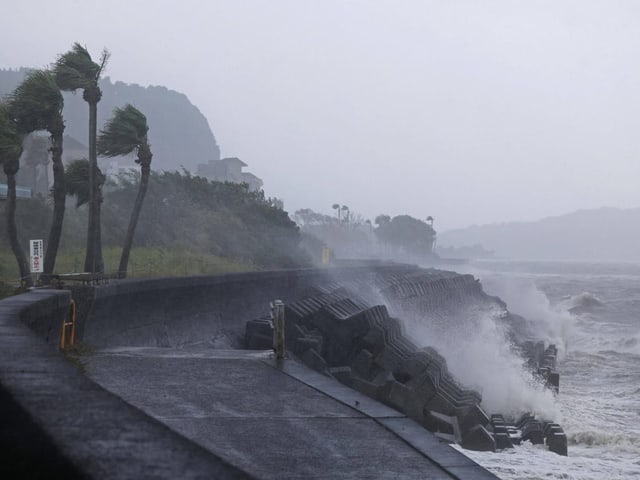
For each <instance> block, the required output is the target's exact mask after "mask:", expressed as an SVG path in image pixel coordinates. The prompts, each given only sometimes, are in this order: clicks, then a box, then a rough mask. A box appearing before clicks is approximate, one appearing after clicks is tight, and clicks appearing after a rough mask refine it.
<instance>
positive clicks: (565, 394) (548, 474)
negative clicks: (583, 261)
mask: <svg viewBox="0 0 640 480" xmlns="http://www.w3.org/2000/svg"><path fill="white" fill-rule="evenodd" d="M547 267H548V266H545V268H547ZM551 267H553V271H551V272H550V273H549V274H544V272H543V273H542V274H541V270H542V268H541V267H540V266H535V268H534V270H532V271H535V273H531V274H526V272H525V273H523V272H522V267H521V266H516V267H514V269H513V270H515V271H519V272H520V273H519V274H496V273H490V272H478V271H476V272H473V273H474V274H475V275H476V276H477V277H479V278H481V280H482V283H483V287H484V289H485V291H487V292H488V293H490V294H492V295H498V296H500V297H501V298H502V299H503V300H505V301H506V303H507V306H508V308H509V310H510V311H512V312H515V313H517V314H520V315H522V316H524V317H525V318H527V319H529V320H530V322H532V323H531V325H530V327H531V330H532V332H533V331H535V329H536V328H537V334H538V335H544V338H545V340H547V341H552V342H554V343H556V345H557V346H558V347H559V348H562V353H563V355H562V357H560V359H559V364H558V368H559V371H560V395H559V396H558V397H557V399H556V400H555V403H556V408H557V409H559V410H560V412H561V420H560V423H561V425H562V426H563V428H564V430H565V432H566V433H567V437H568V441H569V457H561V456H559V455H555V454H553V453H551V452H549V451H548V450H546V448H545V447H544V446H534V445H531V444H529V443H525V444H523V445H521V446H519V447H516V448H515V449H513V450H509V451H505V452H499V453H493V452H471V451H466V450H462V449H460V450H461V451H462V452H463V453H465V454H466V455H467V456H469V457H471V458H472V459H474V460H475V461H477V462H478V463H480V464H481V465H483V466H485V467H487V468H489V469H490V470H491V471H493V472H494V473H495V474H496V475H498V476H499V477H500V478H503V479H514V480H515V479H585V480H596V479H597V480H600V479H630V478H640V387H639V386H638V385H640V370H639V369H638V365H640V323H639V322H638V309H637V307H638V305H640V290H639V289H638V288H637V285H638V284H639V283H638V282H639V281H640V278H639V277H638V275H637V273H632V274H629V273H628V272H626V271H621V272H619V273H620V274H619V275H618V276H612V275H611V272H609V271H607V272H606V274H605V273H603V274H602V275H599V274H598V271H599V270H598V269H599V268H604V267H603V266H599V265H597V264H594V265H593V266H589V265H587V266H582V267H581V273H580V275H577V274H575V272H572V274H571V275H561V274H559V273H558V271H559V270H561V269H560V268H559V267H558V268H556V267H555V266H553V265H552V266H551ZM605 267H606V266H605ZM582 271H584V272H585V273H584V274H583V273H582ZM633 272H636V271H635V270H633ZM543 289H544V292H546V293H547V294H550V295H549V297H550V298H555V299H556V301H555V303H552V302H551V301H550V300H549V297H547V295H546V294H545V293H544V292H543ZM594 292H597V294H596V293H594ZM621 292H625V293H624V294H622V293H621ZM575 307H578V308H575ZM571 312H573V313H571ZM537 401H540V400H537ZM557 418H558V417H556V419H557Z"/></svg>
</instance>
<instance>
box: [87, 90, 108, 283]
mask: <svg viewBox="0 0 640 480" xmlns="http://www.w3.org/2000/svg"><path fill="white" fill-rule="evenodd" d="M96 88H97V87H96ZM98 92H99V90H98ZM92 93H94V95H87V97H90V98H89V99H88V100H87V101H88V103H89V221H88V229H87V230H88V231H87V252H86V257H85V261H84V269H85V271H86V272H92V273H96V272H98V273H102V272H104V261H103V259H102V241H101V231H100V203H101V201H100V185H99V170H98V155H97V152H96V139H97V135H98V101H99V100H100V94H99V93H97V94H95V92H92ZM96 98H97V100H96Z"/></svg>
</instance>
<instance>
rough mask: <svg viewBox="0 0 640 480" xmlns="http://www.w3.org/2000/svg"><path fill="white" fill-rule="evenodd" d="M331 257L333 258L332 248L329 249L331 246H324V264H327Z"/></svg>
mask: <svg viewBox="0 0 640 480" xmlns="http://www.w3.org/2000/svg"><path fill="white" fill-rule="evenodd" d="M330 259H331V250H329V247H327V246H324V247H322V264H323V265H327V264H328V263H329V260H330Z"/></svg>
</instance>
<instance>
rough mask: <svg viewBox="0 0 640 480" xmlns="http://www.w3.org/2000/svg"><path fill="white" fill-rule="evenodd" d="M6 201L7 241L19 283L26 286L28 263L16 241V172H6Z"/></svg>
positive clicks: (30, 279) (28, 283) (29, 279)
mask: <svg viewBox="0 0 640 480" xmlns="http://www.w3.org/2000/svg"><path fill="white" fill-rule="evenodd" d="M5 174H6V175H7V203H6V205H5V215H6V222H7V235H8V236H9V243H10V244H11V250H13V254H14V255H15V257H16V261H17V262H18V269H19V270H20V283H21V284H22V283H24V285H26V286H27V287H31V286H33V280H32V278H31V273H30V272H29V264H28V263H27V257H26V255H25V254H24V250H22V248H20V242H19V241H18V228H17V227H16V174H15V173H7V172H6V170H5Z"/></svg>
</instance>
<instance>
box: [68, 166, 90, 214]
mask: <svg viewBox="0 0 640 480" xmlns="http://www.w3.org/2000/svg"><path fill="white" fill-rule="evenodd" d="M64 185H65V189H66V192H67V195H75V197H76V207H79V206H81V205H84V204H85V203H88V202H89V161H88V160H87V159H86V158H82V159H78V160H73V161H71V162H70V163H69V164H68V165H67V167H66V168H65V170H64Z"/></svg>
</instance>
